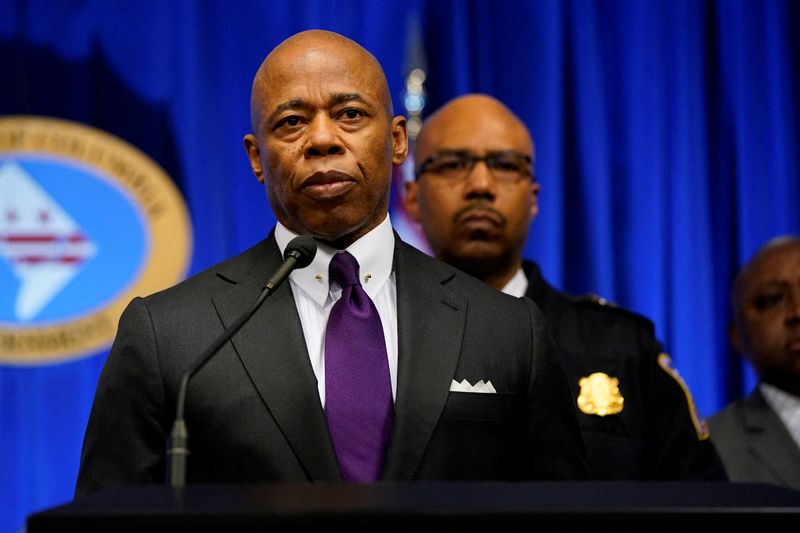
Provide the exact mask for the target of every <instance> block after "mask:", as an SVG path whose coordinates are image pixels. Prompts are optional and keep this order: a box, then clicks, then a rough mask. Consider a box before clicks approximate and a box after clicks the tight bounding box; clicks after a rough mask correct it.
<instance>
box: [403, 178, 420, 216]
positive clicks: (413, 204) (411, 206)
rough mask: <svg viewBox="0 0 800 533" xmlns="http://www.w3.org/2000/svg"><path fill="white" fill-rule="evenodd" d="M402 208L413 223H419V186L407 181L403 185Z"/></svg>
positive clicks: (414, 182)
mask: <svg viewBox="0 0 800 533" xmlns="http://www.w3.org/2000/svg"><path fill="white" fill-rule="evenodd" d="M404 192H405V194H404V195H403V207H405V209H406V213H408V216H410V217H411V219H412V220H413V221H414V222H419V196H418V195H419V184H418V183H417V182H416V181H407V182H405V184H404Z"/></svg>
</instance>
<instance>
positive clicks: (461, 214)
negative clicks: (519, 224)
mask: <svg viewBox="0 0 800 533" xmlns="http://www.w3.org/2000/svg"><path fill="white" fill-rule="evenodd" d="M474 215H479V216H481V217H485V218H489V219H491V220H492V221H493V222H494V223H495V224H497V225H498V226H505V225H506V222H507V220H506V217H505V215H503V213H501V212H500V211H498V210H497V209H495V208H494V207H492V206H491V205H489V204H487V203H485V202H472V203H469V204H467V205H465V206H464V207H462V208H461V209H459V210H458V211H456V212H455V214H454V215H453V222H455V223H456V224H458V223H461V222H463V221H464V220H466V219H468V218H469V217H471V216H474Z"/></svg>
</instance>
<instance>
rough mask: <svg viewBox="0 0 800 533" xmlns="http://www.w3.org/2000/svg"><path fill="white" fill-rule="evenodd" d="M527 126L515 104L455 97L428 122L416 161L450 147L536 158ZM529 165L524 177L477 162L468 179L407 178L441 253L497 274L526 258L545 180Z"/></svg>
mask: <svg viewBox="0 0 800 533" xmlns="http://www.w3.org/2000/svg"><path fill="white" fill-rule="evenodd" d="M532 150H533V148H532V144H531V140H530V137H529V135H528V133H527V131H526V129H525V127H524V126H523V125H522V124H521V123H519V121H518V120H516V119H515V118H514V117H513V116H511V115H509V114H508V111H507V110H505V109H504V108H501V107H499V106H496V105H492V104H491V102H490V103H489V104H488V105H487V102H486V101H484V100H482V99H476V100H474V101H473V100H471V99H470V98H466V99H464V100H461V101H460V102H459V101H456V103H455V104H453V105H452V107H446V108H443V109H442V111H440V112H439V113H437V114H436V115H435V116H434V117H432V118H431V119H430V121H429V122H428V123H427V124H426V125H425V130H424V131H423V133H422V135H421V137H420V142H419V143H418V144H417V147H416V150H415V165H417V168H418V169H419V168H421V167H420V165H424V164H425V162H426V161H428V160H429V158H433V160H435V159H436V158H440V157H441V156H443V155H447V154H453V153H456V154H468V155H471V156H477V157H485V156H498V157H500V156H502V154H512V155H513V154H517V155H522V156H529V157H531V158H532V157H533V153H532ZM531 172H532V167H531V166H530V165H526V172H525V173H523V174H522V175H520V177H519V179H517V180H510V181H509V180H507V179H498V177H499V174H498V172H497V171H493V170H492V169H490V168H489V167H488V165H487V164H486V162H485V161H477V162H475V164H474V166H473V167H472V169H471V170H470V171H468V173H467V174H466V175H465V176H464V177H463V178H461V179H453V178H452V177H448V176H447V174H448V173H447V171H443V172H439V171H437V170H436V168H434V171H430V172H423V173H422V174H421V175H419V176H418V178H417V180H416V181H415V182H413V183H408V184H407V185H406V198H405V207H406V210H407V211H408V212H409V214H410V215H411V217H412V218H413V219H415V220H416V221H417V222H419V223H421V225H422V228H423V231H424V233H425V236H426V238H427V240H428V244H429V245H430V247H431V250H432V251H433V253H434V255H435V256H436V257H438V258H439V259H442V260H443V261H445V262H448V263H450V264H453V265H455V266H457V267H459V268H461V269H463V270H465V271H467V272H469V273H471V274H473V275H476V276H479V277H483V276H484V274H493V273H496V272H497V271H498V270H499V269H504V268H505V269H508V268H509V267H510V266H511V265H512V264H515V262H516V261H519V259H520V257H521V253H522V249H523V248H524V246H525V240H526V237H527V232H528V228H529V226H530V223H531V220H532V218H533V217H534V216H535V215H536V212H537V208H538V204H537V194H538V191H539V186H538V184H536V183H535V182H534V181H533V179H532V177H531V174H530V173H531Z"/></svg>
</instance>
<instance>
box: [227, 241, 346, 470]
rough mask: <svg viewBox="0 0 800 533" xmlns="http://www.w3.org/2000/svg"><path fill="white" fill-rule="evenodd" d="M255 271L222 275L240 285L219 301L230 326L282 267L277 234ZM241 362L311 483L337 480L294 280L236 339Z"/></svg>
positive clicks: (265, 306) (269, 300)
mask: <svg viewBox="0 0 800 533" xmlns="http://www.w3.org/2000/svg"><path fill="white" fill-rule="evenodd" d="M264 248H265V250H266V252H265V253H264V254H263V257H262V258H260V259H259V261H258V262H257V264H256V267H254V268H252V269H251V270H250V271H248V272H245V273H237V272H234V273H232V274H231V273H230V272H225V273H223V274H222V275H223V277H226V278H228V279H231V280H232V281H234V282H236V284H235V285H234V286H233V287H232V288H231V289H230V290H229V291H227V292H225V293H223V294H221V295H218V296H216V297H214V305H215V307H216V309H217V312H218V313H219V316H220V318H221V320H222V322H223V324H224V325H225V327H226V328H227V327H230V325H231V324H232V323H233V322H234V321H235V320H236V319H237V318H238V317H239V316H241V314H242V313H244V312H245V311H246V310H247V309H248V308H249V307H250V305H251V304H252V303H253V302H254V301H255V300H256V298H257V297H258V295H259V293H260V291H261V289H262V284H263V283H264V282H265V280H266V279H267V276H268V275H270V274H271V273H272V272H274V271H275V270H276V269H277V268H278V266H279V265H280V262H281V258H280V254H279V252H278V247H277V244H276V243H275V239H274V237H273V236H270V238H269V239H268V241H267V243H266V246H265V247H264ZM232 343H233V345H234V348H235V349H236V352H237V354H238V355H239V359H240V360H241V362H242V364H243V365H244V367H245V369H246V370H247V373H248V375H249V376H250V379H251V380H252V382H253V384H254V385H255V388H256V390H257V391H258V394H259V395H260V396H261V399H262V400H263V402H264V404H265V407H266V409H268V410H269V412H270V413H271V415H272V417H273V418H274V419H275V421H276V422H277V424H278V426H280V428H281V430H282V432H283V434H284V435H285V437H286V439H287V441H288V442H289V445H290V446H291V447H292V449H293V450H294V452H295V454H296V455H297V457H298V459H299V460H300V462H301V463H302V465H303V467H304V468H305V470H306V472H307V473H308V475H309V477H310V478H311V479H312V480H338V479H340V474H339V468H338V465H337V462H336V458H335V455H334V452H333V446H332V444H331V441H330V436H329V434H328V428H327V425H326V423H325V416H324V413H323V411H322V406H321V404H320V400H319V395H318V394H317V382H316V378H315V377H314V372H313V369H312V368H311V362H310V361H309V357H308V350H307V348H306V344H305V337H304V336H303V331H302V326H301V323H300V318H299V316H298V314H297V308H296V306H295V303H294V297H293V295H292V290H291V287H290V286H289V282H288V281H286V282H284V283H283V284H282V285H281V286H280V287H278V289H277V290H276V291H275V292H274V293H273V294H272V295H271V296H270V297H269V298H268V299H267V300H266V301H265V302H264V304H263V305H262V306H261V308H260V309H259V310H258V311H257V312H256V313H255V314H254V315H253V317H252V318H251V319H250V321H249V322H248V323H247V324H245V325H244V326H243V327H242V329H240V330H239V332H238V333H236V334H235V335H234V336H233V339H232Z"/></svg>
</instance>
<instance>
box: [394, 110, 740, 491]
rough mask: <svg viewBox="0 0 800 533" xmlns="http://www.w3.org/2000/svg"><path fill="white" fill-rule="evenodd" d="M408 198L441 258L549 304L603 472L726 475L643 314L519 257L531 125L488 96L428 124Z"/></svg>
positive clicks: (528, 189)
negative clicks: (559, 282)
mask: <svg viewBox="0 0 800 533" xmlns="http://www.w3.org/2000/svg"><path fill="white" fill-rule="evenodd" d="M414 155H415V162H416V164H417V171H416V180H415V181H414V182H411V183H407V184H406V198H405V206H406V209H407V211H408V212H409V214H410V215H411V216H412V218H414V219H416V220H417V221H418V222H420V223H421V224H422V229H423V231H424V233H425V235H426V237H427V240H428V243H429V244H430V246H431V249H432V251H433V253H434V254H435V255H436V257H437V258H439V259H442V260H444V261H446V262H447V263H450V264H452V265H454V266H456V267H458V268H460V269H461V270H464V271H465V272H467V273H469V274H472V275H473V276H475V277H476V278H478V279H481V280H483V281H485V282H486V283H488V284H489V285H491V286H493V287H495V288H496V289H499V290H502V291H503V292H506V293H508V294H512V295H514V296H528V297H529V298H532V299H533V300H534V301H535V302H536V304H537V305H538V306H539V307H540V308H541V310H542V312H543V313H544V315H545V317H546V319H547V328H548V330H549V331H550V333H551V335H552V336H553V338H554V339H555V340H556V343H557V345H558V347H559V349H560V350H559V353H560V355H561V357H562V362H563V364H564V366H565V368H566V370H567V374H568V376H569V378H570V381H571V385H572V387H573V392H574V397H575V399H576V402H577V405H578V408H579V411H580V412H579V414H578V422H579V424H580V426H581V429H582V432H583V437H584V441H585V442H586V449H587V455H588V459H589V466H590V469H591V472H592V474H593V476H594V477H595V478H596V479H628V480H694V479H724V478H725V474H724V471H723V469H722V466H721V464H720V462H719V459H718V457H717V456H716V454H715V453H714V450H713V448H712V446H711V444H710V443H709V441H708V432H707V430H706V428H705V425H704V423H703V422H702V421H700V420H699V419H698V417H697V414H696V412H695V409H694V405H693V403H692V399H691V396H690V394H689V391H688V389H687V388H686V385H685V383H684V382H683V380H682V379H680V377H679V376H678V374H677V372H676V371H675V370H674V369H673V368H672V366H671V361H670V358H669V357H668V356H667V355H666V354H664V353H662V349H661V346H660V345H659V343H658V342H657V341H656V339H655V337H654V334H653V325H652V324H651V323H650V321H648V320H646V319H645V318H643V317H641V316H638V315H635V314H633V313H630V312H628V311H625V310H622V309H619V308H617V307H616V306H612V305H608V304H607V303H605V302H604V301H602V300H599V299H595V298H575V297H572V296H568V295H566V294H564V293H562V292H560V291H558V290H556V289H555V288H553V287H552V286H551V285H550V284H548V283H547V281H545V279H544V278H543V277H542V274H541V272H540V271H539V268H538V267H537V265H536V264H534V263H532V262H530V261H524V260H523V259H522V252H523V249H524V247H525V241H526V239H527V235H528V229H529V227H530V224H531V222H532V221H533V219H534V217H535V216H536V214H537V213H538V194H539V189H540V185H539V183H538V182H537V181H536V179H535V176H534V172H533V163H534V161H533V159H534V149H533V142H532V140H531V137H530V134H529V133H528V129H527V128H526V127H525V125H524V124H523V123H522V121H520V120H519V118H517V117H516V116H515V115H514V114H513V113H512V112H511V111H510V110H509V109H508V108H507V107H506V106H504V105H503V104H502V103H500V102H499V101H497V100H496V99H494V98H491V97H489V96H485V95H467V96H463V97H460V98H457V99H455V100H453V101H451V102H450V103H448V104H446V105H445V106H444V107H443V108H442V109H440V110H439V111H437V112H436V113H434V114H433V115H432V116H431V117H429V118H428V120H426V121H425V123H424V124H423V127H422V130H421V131H420V134H419V137H418V139H417V143H416V146H415V150H414Z"/></svg>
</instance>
